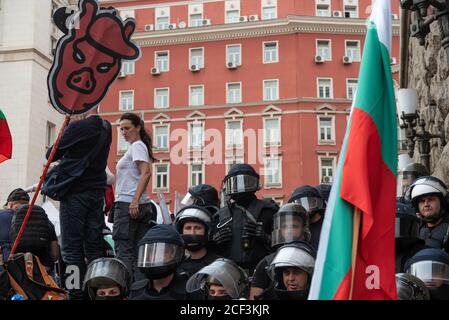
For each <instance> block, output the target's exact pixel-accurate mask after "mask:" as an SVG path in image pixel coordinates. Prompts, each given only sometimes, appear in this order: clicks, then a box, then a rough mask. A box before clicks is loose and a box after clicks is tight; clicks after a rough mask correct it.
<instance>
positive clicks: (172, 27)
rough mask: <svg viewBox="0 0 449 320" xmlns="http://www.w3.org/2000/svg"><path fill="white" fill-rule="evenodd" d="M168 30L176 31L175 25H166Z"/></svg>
mask: <svg viewBox="0 0 449 320" xmlns="http://www.w3.org/2000/svg"><path fill="white" fill-rule="evenodd" d="M168 29H170V30H173V29H176V23H170V24H169V25H168Z"/></svg>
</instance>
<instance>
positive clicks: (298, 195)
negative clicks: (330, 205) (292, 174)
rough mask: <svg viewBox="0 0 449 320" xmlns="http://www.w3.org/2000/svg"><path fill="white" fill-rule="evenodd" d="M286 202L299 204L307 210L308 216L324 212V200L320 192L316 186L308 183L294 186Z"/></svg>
mask: <svg viewBox="0 0 449 320" xmlns="http://www.w3.org/2000/svg"><path fill="white" fill-rule="evenodd" d="M288 202H289V203H291V202H295V203H298V204H300V205H301V206H302V207H304V209H306V210H307V212H308V213H309V216H311V217H312V216H313V215H315V214H316V213H320V214H323V212H324V201H323V198H322V196H321V194H320V192H319V191H318V190H317V189H316V188H314V187H312V186H309V185H305V186H302V187H299V188H296V189H295V190H294V191H293V193H292V195H291V197H290V199H289V200H288Z"/></svg>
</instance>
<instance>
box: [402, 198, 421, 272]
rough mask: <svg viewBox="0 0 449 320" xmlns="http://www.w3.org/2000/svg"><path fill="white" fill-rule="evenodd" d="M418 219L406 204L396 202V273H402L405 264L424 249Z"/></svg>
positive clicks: (411, 208)
mask: <svg viewBox="0 0 449 320" xmlns="http://www.w3.org/2000/svg"><path fill="white" fill-rule="evenodd" d="M419 223H420V221H419V218H418V217H417V216H416V214H415V210H414V209H413V207H411V206H410V205H408V204H405V203H402V202H400V201H396V225H395V249H396V272H397V273H399V272H404V271H405V270H404V265H405V262H406V261H407V260H408V259H409V258H411V257H412V256H413V255H415V253H417V252H418V251H420V250H422V249H424V248H425V242H424V240H422V239H420V238H419Z"/></svg>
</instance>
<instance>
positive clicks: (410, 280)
mask: <svg viewBox="0 0 449 320" xmlns="http://www.w3.org/2000/svg"><path fill="white" fill-rule="evenodd" d="M396 289H397V292H398V300H430V292H429V289H427V287H426V285H425V283H424V282H422V281H421V280H420V279H419V278H417V277H415V276H412V275H411V274H410V273H396Z"/></svg>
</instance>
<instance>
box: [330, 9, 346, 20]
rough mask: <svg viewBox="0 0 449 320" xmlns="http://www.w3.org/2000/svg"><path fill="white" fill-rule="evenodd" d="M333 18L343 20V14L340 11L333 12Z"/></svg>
mask: <svg viewBox="0 0 449 320" xmlns="http://www.w3.org/2000/svg"><path fill="white" fill-rule="evenodd" d="M332 16H333V17H334V18H341V17H342V16H343V14H342V13H341V11H339V10H334V11H332Z"/></svg>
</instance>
